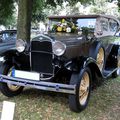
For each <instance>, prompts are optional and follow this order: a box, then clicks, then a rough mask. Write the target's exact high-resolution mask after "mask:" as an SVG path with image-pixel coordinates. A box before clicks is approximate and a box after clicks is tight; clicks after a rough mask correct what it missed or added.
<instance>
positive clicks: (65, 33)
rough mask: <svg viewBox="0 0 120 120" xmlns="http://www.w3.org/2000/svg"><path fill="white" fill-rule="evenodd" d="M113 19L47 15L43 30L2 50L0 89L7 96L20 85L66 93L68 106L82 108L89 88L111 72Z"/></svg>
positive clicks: (115, 48)
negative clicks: (46, 32)
mask: <svg viewBox="0 0 120 120" xmlns="http://www.w3.org/2000/svg"><path fill="white" fill-rule="evenodd" d="M119 26H120V23H119V21H118V20H117V19H116V18H114V17H111V16H105V15H81V16H51V17H49V26H46V29H48V34H46V35H43V34H40V35H38V36H37V37H35V38H33V39H32V41H31V42H30V43H26V42H25V41H24V40H21V39H19V40H17V41H16V49H14V50H13V49H12V50H8V51H6V52H5V53H3V54H2V56H3V57H4V61H3V64H2V66H1V68H0V72H1V75H0V90H1V92H2V93H3V94H4V95H6V96H8V97H12V96H15V95H18V94H19V93H21V92H22V90H23V86H29V87H33V88H37V89H40V90H45V91H54V92H61V93H67V94H69V106H70V109H71V110H73V111H75V112H80V111H82V110H83V109H85V108H86V106H87V104H88V101H89V97H90V92H91V89H92V88H94V86H96V85H100V84H101V82H102V81H103V80H104V79H105V78H108V77H117V69H118V66H119V55H120V46H119V45H118V44H116V42H115V41H118V39H119V37H116V36H115V34H116V32H117V31H118V30H119Z"/></svg>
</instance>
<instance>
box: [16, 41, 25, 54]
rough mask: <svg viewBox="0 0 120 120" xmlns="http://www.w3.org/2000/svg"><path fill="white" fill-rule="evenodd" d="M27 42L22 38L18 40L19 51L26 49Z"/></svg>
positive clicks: (17, 47)
mask: <svg viewBox="0 0 120 120" xmlns="http://www.w3.org/2000/svg"><path fill="white" fill-rule="evenodd" d="M25 46H26V42H25V41H24V40H22V39H18V40H16V49H17V51H18V52H23V51H24V50H25Z"/></svg>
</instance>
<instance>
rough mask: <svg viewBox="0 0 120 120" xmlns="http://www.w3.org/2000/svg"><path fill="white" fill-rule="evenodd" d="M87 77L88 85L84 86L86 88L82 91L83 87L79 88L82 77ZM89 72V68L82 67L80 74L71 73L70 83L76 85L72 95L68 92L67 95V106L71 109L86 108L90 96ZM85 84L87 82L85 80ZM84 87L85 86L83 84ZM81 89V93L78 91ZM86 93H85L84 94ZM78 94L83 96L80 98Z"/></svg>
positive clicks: (76, 110) (77, 110)
mask: <svg viewBox="0 0 120 120" xmlns="http://www.w3.org/2000/svg"><path fill="white" fill-rule="evenodd" d="M85 75H86V76H87V77H89V80H88V81H89V82H88V83H89V85H88V86H86V87H87V88H86V90H85V91H84V92H83V93H82V91H83V89H82V90H81V87H82V86H81V85H82V84H83V80H85V79H83V77H85ZM91 78H92V77H91V72H90V69H89V68H84V69H82V70H81V72H80V74H74V73H73V74H72V76H71V80H70V84H71V85H76V92H75V94H74V95H72V94H70V95H69V107H70V109H71V110H72V111H74V112H81V111H82V110H84V109H85V108H86V106H87V105H88V101H89V97H90V92H91ZM86 85H87V82H86ZM84 89H85V86H84ZM80 91H81V93H80ZM86 93H87V95H86ZM80 94H82V96H83V97H84V99H83V98H80V97H79V96H80Z"/></svg>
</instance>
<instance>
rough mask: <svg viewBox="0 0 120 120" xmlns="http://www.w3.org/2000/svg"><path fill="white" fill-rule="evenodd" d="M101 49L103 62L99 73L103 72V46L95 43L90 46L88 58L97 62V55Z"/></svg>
mask: <svg viewBox="0 0 120 120" xmlns="http://www.w3.org/2000/svg"><path fill="white" fill-rule="evenodd" d="M101 48H102V49H103V51H104V60H103V67H102V69H101V70H100V71H101V72H103V70H104V68H105V49H104V47H103V45H102V44H101V43H100V42H95V43H93V44H92V46H91V48H90V53H89V56H90V57H92V58H94V59H95V60H96V61H97V55H98V52H99V50H100V49H101Z"/></svg>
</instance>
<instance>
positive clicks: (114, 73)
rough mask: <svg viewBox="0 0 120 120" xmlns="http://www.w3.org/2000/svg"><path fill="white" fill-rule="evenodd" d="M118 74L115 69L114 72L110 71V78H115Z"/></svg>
mask: <svg viewBox="0 0 120 120" xmlns="http://www.w3.org/2000/svg"><path fill="white" fill-rule="evenodd" d="M117 77H118V74H117V70H116V71H115V72H113V73H112V78H117Z"/></svg>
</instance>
